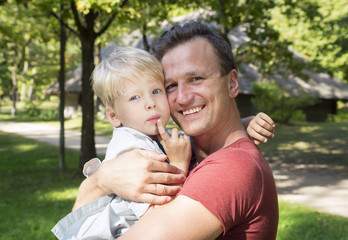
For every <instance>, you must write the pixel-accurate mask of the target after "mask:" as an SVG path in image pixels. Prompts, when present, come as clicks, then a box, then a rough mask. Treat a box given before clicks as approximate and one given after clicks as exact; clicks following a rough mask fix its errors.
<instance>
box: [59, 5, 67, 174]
mask: <svg viewBox="0 0 348 240" xmlns="http://www.w3.org/2000/svg"><path fill="white" fill-rule="evenodd" d="M63 10H64V5H63V4H61V12H63ZM66 41H67V36H66V30H65V27H64V26H63V24H62V23H60V52H59V56H60V70H59V77H58V82H59V122H60V135H59V169H60V170H64V169H65V136H64V108H65V48H66Z"/></svg>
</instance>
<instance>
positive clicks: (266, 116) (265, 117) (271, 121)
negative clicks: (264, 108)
mask: <svg viewBox="0 0 348 240" xmlns="http://www.w3.org/2000/svg"><path fill="white" fill-rule="evenodd" d="M260 114H261V115H260V116H261V118H262V119H263V120H264V121H266V122H267V123H268V124H269V125H270V126H272V127H275V123H274V121H273V120H272V118H271V117H270V116H268V115H267V114H266V113H260Z"/></svg>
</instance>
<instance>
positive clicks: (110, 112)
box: [105, 106, 122, 127]
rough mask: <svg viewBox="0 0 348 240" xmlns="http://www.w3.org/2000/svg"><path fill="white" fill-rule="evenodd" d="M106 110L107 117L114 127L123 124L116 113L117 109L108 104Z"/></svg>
mask: <svg viewBox="0 0 348 240" xmlns="http://www.w3.org/2000/svg"><path fill="white" fill-rule="evenodd" d="M105 110H106V118H107V119H108V120H109V122H110V123H111V125H112V126H114V127H119V126H121V124H122V123H121V120H120V119H119V118H118V116H117V114H116V113H115V111H114V110H113V109H112V108H111V107H109V106H106V107H105Z"/></svg>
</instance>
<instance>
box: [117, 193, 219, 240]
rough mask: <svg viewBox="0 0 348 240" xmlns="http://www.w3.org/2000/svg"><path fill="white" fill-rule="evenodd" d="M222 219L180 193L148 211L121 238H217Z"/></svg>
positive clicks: (195, 239) (154, 239)
mask: <svg viewBox="0 0 348 240" xmlns="http://www.w3.org/2000/svg"><path fill="white" fill-rule="evenodd" d="M221 233H222V226H221V223H220V221H219V220H218V219H217V218H216V217H215V216H214V215H213V214H212V213H211V212H210V211H209V210H208V209H206V208H205V207H204V206H203V205H202V204H201V203H200V202H197V201H195V200H192V199H191V198H188V197H186V196H182V195H180V196H178V197H176V198H175V199H174V200H173V201H172V202H170V203H168V204H166V205H162V206H158V207H156V208H154V209H152V210H151V211H150V212H148V213H146V214H145V215H144V216H142V217H141V218H140V220H139V221H138V222H137V223H136V224H135V225H133V226H132V227H131V228H130V229H129V230H128V231H127V232H126V233H125V234H124V235H123V236H121V237H120V239H144V240H146V239H149V240H156V239H159V240H162V239H168V240H171V239H173V240H177V239H187V240H189V239H193V240H199V239H216V238H217V237H218V236H219V235H220V234H221Z"/></svg>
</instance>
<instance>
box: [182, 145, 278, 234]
mask: <svg viewBox="0 0 348 240" xmlns="http://www.w3.org/2000/svg"><path fill="white" fill-rule="evenodd" d="M179 194H180V195H184V196H187V197H189V198H191V199H193V200H196V201H199V202H200V203H201V204H203V205H204V206H205V207H206V208H207V209H208V210H209V211H210V212H211V213H213V214H214V215H215V216H216V217H217V218H218V219H219V221H220V222H221V224H222V227H223V233H222V235H221V236H220V237H219V238H218V239H257V240H263V239H264V240H272V239H276V234H277V227H278V198H277V191H276V187H275V182H274V179H273V175H272V171H271V169H270V168H269V166H268V163H267V162H266V160H265V159H264V157H263V155H262V153H261V152H260V150H259V149H258V148H257V147H256V145H255V144H254V143H253V142H252V141H251V140H249V139H247V138H242V139H239V140H238V141H236V142H234V143H233V144H231V145H230V146H228V147H226V148H223V149H221V150H219V151H217V152H215V153H213V154H211V155H209V156H208V157H207V158H206V159H204V160H203V161H202V162H201V163H200V164H199V165H198V166H197V167H195V168H194V169H193V170H192V171H191V172H190V174H189V176H188V178H187V179H186V181H185V184H184V186H183V189H182V190H181V192H180V193H179ZM193 227H194V226H193Z"/></svg>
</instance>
